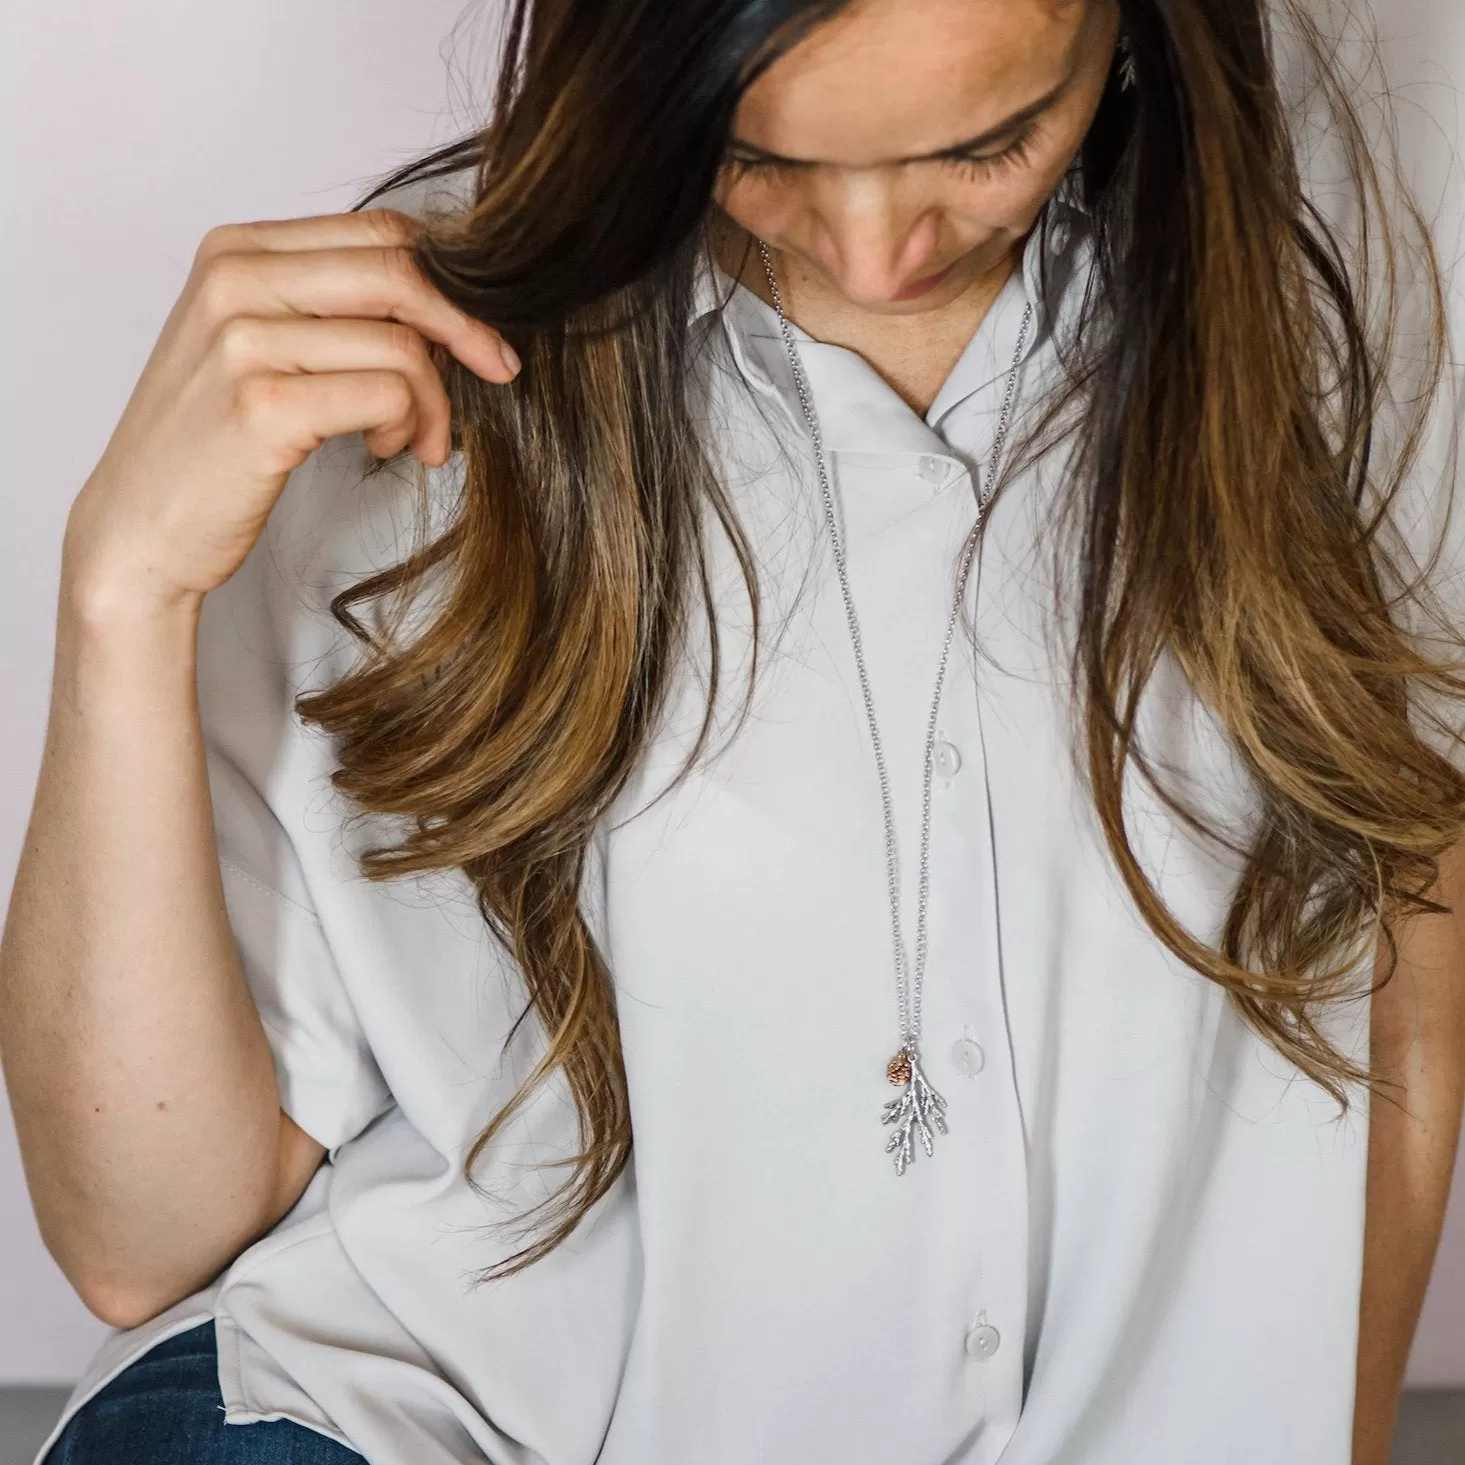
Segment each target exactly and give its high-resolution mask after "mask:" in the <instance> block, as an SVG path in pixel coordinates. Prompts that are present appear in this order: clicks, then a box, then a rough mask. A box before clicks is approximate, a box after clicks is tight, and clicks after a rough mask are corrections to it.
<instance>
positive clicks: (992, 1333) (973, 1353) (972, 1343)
mask: <svg viewBox="0 0 1465 1465" xmlns="http://www.w3.org/2000/svg"><path fill="white" fill-rule="evenodd" d="M1001 1342H1002V1334H1001V1333H999V1332H998V1331H997V1329H996V1328H994V1327H993V1326H992V1325H991V1324H990V1323H978V1324H977V1326H976V1327H974V1328H971V1329H970V1330H969V1331H968V1332H967V1335H966V1344H965V1346H966V1351H967V1356H968V1357H970V1358H980V1359H982V1360H984V1361H985V1360H986V1359H988V1358H990V1357H991V1356H992V1355H993V1354H994V1353H995V1352H996V1351H997V1347H998V1345H999V1344H1000V1343H1001Z"/></svg>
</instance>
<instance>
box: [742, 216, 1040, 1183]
mask: <svg viewBox="0 0 1465 1465" xmlns="http://www.w3.org/2000/svg"><path fill="white" fill-rule="evenodd" d="M758 253H759V256H760V258H761V259H762V261H763V270H764V273H765V274H766V275H767V276H768V293H769V295H770V296H771V297H772V299H773V308H774V309H775V310H776V311H777V312H778V329H779V334H780V335H781V336H782V337H783V344H784V349H785V350H786V351H787V352H788V361H789V366H790V368H791V369H792V371H793V378H794V388H795V390H796V391H797V392H798V396H799V405H800V406H801V407H802V408H803V411H804V421H805V422H807V423H808V425H809V436H810V437H811V438H812V439H813V443H814V462H815V466H816V467H817V469H818V473H819V491H820V494H821V496H822V497H823V500H824V519H825V523H826V524H827V525H828V527H829V538H830V542H831V543H832V545H833V546H834V565H835V569H836V570H837V571H838V572H839V588H840V590H841V592H842V593H843V595H844V615H845V621H846V623H847V624H848V626H849V634H850V643H851V645H852V646H853V647H854V653H855V667H856V668H857V670H858V671H859V674H860V691H861V693H862V694H863V695H864V699H865V719H866V721H867V722H868V723H869V725H870V742H871V743H872V744H873V746H874V749H875V767H876V770H877V771H878V773H879V775H880V804H881V811H882V813H883V815H884V818H885V874H886V884H887V887H888V889H889V894H890V926H891V933H892V935H893V938H894V947H895V986H896V992H897V994H898V1001H899V1011H900V1046H899V1047H898V1048H897V1049H896V1050H895V1056H894V1057H893V1058H892V1059H891V1060H890V1062H889V1063H888V1064H887V1065H886V1069H885V1077H886V1079H887V1080H888V1081H889V1082H890V1083H892V1084H894V1085H895V1086H896V1087H898V1088H900V1089H901V1090H902V1093H901V1094H900V1095H899V1096H898V1097H897V1098H894V1099H892V1100H890V1102H889V1103H888V1104H886V1105H885V1107H884V1109H883V1110H882V1112H881V1123H882V1124H893V1125H894V1126H895V1130H894V1132H893V1133H892V1134H891V1136H890V1138H889V1140H888V1141H887V1142H886V1145H885V1153H886V1154H887V1155H889V1154H893V1155H894V1156H895V1173H896V1174H897V1175H904V1174H905V1171H906V1167H907V1166H908V1165H909V1164H910V1163H911V1161H912V1160H913V1159H915V1154H916V1150H915V1139H916V1135H917V1134H919V1135H920V1139H921V1146H922V1148H923V1149H924V1150H925V1151H926V1154H927V1155H928V1156H929V1155H930V1154H931V1153H932V1144H931V1131H932V1129H937V1130H939V1131H940V1132H941V1133H942V1134H946V1133H947V1132H948V1131H947V1127H946V1100H945V1099H943V1098H942V1097H941V1095H940V1094H939V1093H937V1092H936V1090H935V1088H934V1087H932V1084H931V1081H930V1080H929V1079H928V1078H927V1077H926V1074H925V1071H924V1070H923V1069H922V1067H921V1055H920V1042H921V982H922V979H923V978H924V977H925V974H926V906H927V901H928V897H929V895H930V888H931V863H930V852H931V769H932V764H933V760H934V755H935V750H936V719H937V716H938V715H939V713H940V709H941V688H942V685H943V684H944V682H945V680H946V662H947V658H948V656H949V655H950V652H951V638H952V635H953V633H954V632H955V630H956V621H957V617H958V615H959V614H960V613H961V605H962V601H963V599H964V598H965V596H966V582H967V576H968V573H969V572H970V570H971V567H972V560H973V558H974V556H975V554H976V549H977V545H978V543H979V541H980V539H981V534H982V527H983V525H984V524H985V523H986V519H987V510H988V508H989V507H990V505H991V501H992V492H993V489H994V488H995V486H996V483H997V469H998V466H999V464H1000V463H1001V460H1002V449H1003V447H1004V445H1005V444H1006V441H1007V430H1008V427H1009V425H1010V424H1011V421H1012V407H1013V403H1014V401H1015V400H1016V396H1017V380H1018V374H1019V372H1020V371H1021V369H1022V358H1023V349H1024V347H1025V346H1026V345H1027V336H1028V328H1029V326H1030V325H1031V324H1032V319H1033V307H1032V305H1031V304H1029V305H1028V307H1027V309H1026V310H1025V311H1024V313H1023V318H1022V325H1021V327H1020V328H1019V330H1018V333H1017V350H1016V352H1014V354H1013V358H1012V370H1011V371H1010V372H1009V373H1008V376H1007V391H1006V394H1005V395H1004V397H1003V399H1002V411H1001V414H1000V416H999V417H998V421H997V436H996V438H995V439H994V441H993V443H992V456H991V458H990V460H989V461H988V464H987V475H986V482H985V483H984V484H983V485H982V488H981V492H980V494H979V495H978V497H977V518H976V523H975V524H974V525H973V526H972V529H971V532H970V533H969V534H968V535H967V538H966V543H965V545H964V546H963V549H962V556H961V568H960V571H959V573H958V575H957V581H956V595H955V597H954V599H953V600H952V605H951V615H950V618H949V619H948V620H947V623H946V637H945V639H944V640H943V642H942V643H941V663H940V665H939V666H938V667H937V670H936V690H935V693H934V694H933V695H932V698H931V715H930V718H929V719H928V721H927V724H926V755H925V778H924V782H923V784H922V789H921V858H920V880H919V884H918V887H917V890H918V894H917V900H916V959H915V966H914V971H912V968H911V963H910V961H909V960H908V958H907V955H906V947H905V939H904V937H903V936H902V934H901V923H900V867H899V860H898V858H897V854H896V840H895V816H894V813H893V812H892V809H891V800H890V779H889V777H888V775H887V774H886V771H885V752H884V747H883V745H882V743H881V741H880V728H879V724H878V723H877V722H876V719H875V699H874V697H873V696H872V695H871V692H870V677H869V674H868V672H867V671H866V670H865V647H864V640H863V638H862V637H861V635H860V618H859V616H858V615H857V614H856V613H855V600H854V596H853V594H852V593H851V591H850V583H849V573H848V571H847V569H846V567H845V558H844V545H843V544H842V543H841V541H840V537H839V527H838V522H837V520H836V518H835V512H834V495H833V492H832V491H831V489H830V486H829V468H828V464H827V462H826V461H825V457H824V440H823V437H822V435H821V434H820V431H819V419H818V418H817V417H816V416H815V414H814V400H813V396H812V394H811V393H810V391H809V384H808V381H807V379H806V378H805V376H804V368H803V363H802V361H801V360H800V358H799V352H798V347H797V346H796V345H795V343H794V335H793V331H792V329H791V328H790V326H789V323H788V317H787V316H785V315H784V313H783V296H782V295H781V294H780V292H779V289H778V280H777V278H776V276H775V275H774V272H773V260H772V258H771V257H770V256H769V253H768V246H767V245H766V244H764V243H763V241H762V240H759V241H758Z"/></svg>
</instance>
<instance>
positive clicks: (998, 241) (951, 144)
mask: <svg viewBox="0 0 1465 1465" xmlns="http://www.w3.org/2000/svg"><path fill="white" fill-rule="evenodd" d="M1118 26H1119V19H1118V5H1117V3H1116V0H853V3H852V4H850V5H849V6H848V7H847V8H846V9H844V10H842V11H841V12H839V14H837V15H836V16H835V17H834V18H833V19H832V20H830V21H828V22H827V23H825V24H824V25H822V26H820V27H818V28H817V29H816V30H815V31H813V32H811V33H810V34H809V35H808V36H806V37H805V38H804V40H802V41H801V42H800V43H799V44H798V45H797V46H795V47H794V48H793V49H792V50H790V51H788V52H787V53H786V54H785V55H783V56H782V57H780V58H779V59H778V61H777V62H775V63H774V65H773V66H771V67H770V68H769V69H768V71H766V72H765V73H764V74H763V75H762V76H761V77H760V78H759V79H758V80H757V81H756V82H755V83H754V84H753V86H752V87H750V88H749V89H748V91H747V93H746V94H745V95H744V97H743V99H742V102H741V104H740V105H739V107H738V110H737V114H736V116H735V118H734V120H733V127H732V134H731V139H730V143H729V149H728V159H729V161H728V163H727V165H726V166H725V167H724V169H723V171H722V173H721V175H720V177H719V180H718V184H717V190H716V195H715V196H716V199H717V202H718V203H719V204H720V205H721V207H722V208H723V210H724V211H725V212H726V213H727V214H728V215H729V216H730V217H731V218H732V219H733V220H734V221H735V222H736V223H738V224H740V225H741V226H742V227H743V228H744V229H746V230H747V231H748V232H749V233H750V234H753V235H755V236H756V237H758V238H760V239H763V240H766V241H767V242H768V243H769V244H770V245H772V246H773V247H774V248H775V249H778V250H780V251H784V252H787V253H790V254H792V255H794V256H795V257H796V258H797V259H798V260H800V261H801V262H802V263H803V264H805V265H806V266H807V267H808V268H809V269H810V270H811V271H812V272H813V273H814V275H815V277H816V278H817V279H818V280H819V281H820V282H821V283H824V284H826V285H828V286H829V287H830V288H832V289H833V290H835V291H836V292H837V293H838V294H839V295H840V296H842V297H844V298H845V299H846V300H848V301H849V302H850V303H851V304H854V305H857V306H860V307H862V308H864V309H867V310H873V311H877V312H879V313H881V314H885V315H910V314H918V313H920V312H922V311H926V310H932V309H937V308H940V307H941V306H943V305H945V304H948V303H949V302H951V301H952V300H954V299H956V297H957V296H959V295H961V294H962V293H963V291H964V290H966V289H967V288H968V287H969V286H970V285H972V284H973V283H974V282H975V281H976V280H979V279H981V278H982V277H984V276H985V275H987V274H989V273H990V272H991V271H992V270H994V269H995V268H997V267H998V266H999V265H1000V264H1001V263H1002V261H1003V259H1004V257H1006V256H1008V255H1010V254H1011V253H1012V252H1013V251H1014V250H1015V249H1016V248H1017V247H1018V245H1019V244H1020V243H1021V241H1022V240H1023V239H1024V238H1026V236H1027V234H1028V233H1029V231H1030V230H1031V229H1032V226H1033V224H1034V222H1035V221H1036V219H1037V216H1038V214H1039V212H1040V211H1041V209H1042V207H1043V204H1044V203H1045V202H1046V201H1047V199H1048V198H1049V197H1050V195H1051V194H1052V193H1053V190H1054V189H1055V188H1056V187H1057V185H1058V183H1059V181H1060V180H1061V179H1062V177H1063V175H1064V173H1065V172H1066V171H1067V169H1068V166H1069V164H1070V163H1071V162H1072V160H1073V158H1074V155H1075V154H1076V153H1077V151H1078V149H1079V146H1080V145H1081V144H1082V142H1083V139H1084V135H1085V133H1086V132H1087V131H1088V127H1089V123H1090V122H1091V120H1092V119H1093V115H1094V112H1095V110H1096V109H1097V107H1098V104H1099V98H1100V96H1101V95H1102V93H1103V90H1104V85H1105V82H1106V80H1107V79H1108V76H1109V72H1110V69H1111V66H1112V64H1113V59H1114V46H1115V43H1116V40H1117V37H1118Z"/></svg>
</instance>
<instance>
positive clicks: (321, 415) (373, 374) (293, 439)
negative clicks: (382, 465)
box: [236, 371, 417, 472]
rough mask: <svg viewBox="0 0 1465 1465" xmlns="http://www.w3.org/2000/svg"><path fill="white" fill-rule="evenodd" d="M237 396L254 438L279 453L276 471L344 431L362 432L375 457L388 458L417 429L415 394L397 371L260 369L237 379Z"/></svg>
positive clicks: (287, 467) (294, 463) (293, 464)
mask: <svg viewBox="0 0 1465 1465" xmlns="http://www.w3.org/2000/svg"><path fill="white" fill-rule="evenodd" d="M236 398H237V403H238V410H239V415H240V418H241V419H242V421H243V423H244V425H245V426H246V427H247V428H248V430H249V432H250V433H251V435H252V436H253V438H254V439H255V440H257V441H260V442H264V443H267V444H268V445H269V446H270V447H271V448H273V449H274V450H275V451H276V452H277V453H278V454H279V455H280V458H279V461H278V462H277V463H275V464H274V465H273V466H274V469H275V471H278V472H288V471H289V470H290V469H292V468H295V467H297V466H298V465H299V464H301V463H303V462H304V461H305V460H306V458H308V457H309V456H310V454H311V453H313V452H315V450H316V449H317V448H319V447H320V445H321V444H322V443H324V442H325V441H326V440H327V439H328V438H333V437H340V436H342V435H343V434H345V433H351V432H360V433H364V434H365V435H366V438H367V443H368V446H371V445H372V444H373V443H374V444H375V447H374V448H373V451H375V452H377V454H378V456H379V457H390V456H392V454H394V453H396V452H397V451H399V450H400V449H401V448H403V447H405V446H406V445H407V443H409V442H410V441H411V440H412V438H413V436H414V435H415V433H416V427H417V424H416V414H417V405H416V398H415V397H414V396H413V393H412V389H411V387H410V386H409V385H408V383H407V381H406V378H405V377H403V376H401V375H400V374H399V373H397V372H395V371H339V372H329V373H322V374H321V375H318V376H317V375H313V374H311V373H309V372H305V373H302V374H300V375H289V374H280V373H277V372H261V373H260V374H258V375H256V376H249V377H245V378H244V379H243V380H242V381H240V382H239V383H238V385H237V388H236Z"/></svg>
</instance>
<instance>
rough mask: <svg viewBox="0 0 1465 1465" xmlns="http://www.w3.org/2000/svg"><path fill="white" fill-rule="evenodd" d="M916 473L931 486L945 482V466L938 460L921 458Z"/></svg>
mask: <svg viewBox="0 0 1465 1465" xmlns="http://www.w3.org/2000/svg"><path fill="white" fill-rule="evenodd" d="M916 471H917V472H918V473H920V475H921V477H922V478H924V479H925V480H926V482H927V483H929V484H931V485H933V486H934V485H936V484H938V483H945V481H946V464H945V463H943V462H942V461H941V459H940V458H922V459H921V462H920V466H919V467H918V469H917V470H916Z"/></svg>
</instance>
